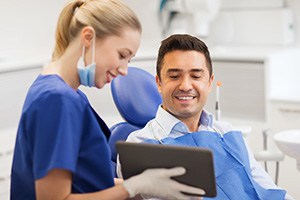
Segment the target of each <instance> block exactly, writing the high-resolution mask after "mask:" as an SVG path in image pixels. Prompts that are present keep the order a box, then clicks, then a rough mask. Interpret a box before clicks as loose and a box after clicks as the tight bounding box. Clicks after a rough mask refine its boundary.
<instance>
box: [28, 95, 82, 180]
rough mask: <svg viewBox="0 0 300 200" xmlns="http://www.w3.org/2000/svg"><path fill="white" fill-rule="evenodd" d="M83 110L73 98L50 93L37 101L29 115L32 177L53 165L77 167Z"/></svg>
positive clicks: (55, 166)
mask: <svg viewBox="0 0 300 200" xmlns="http://www.w3.org/2000/svg"><path fill="white" fill-rule="evenodd" d="M82 117H84V116H83V112H82V110H81V109H80V106H78V103H77V102H75V101H74V99H71V98H68V96H67V97H65V96H63V95H50V96H47V98H43V99H42V100H40V101H39V102H36V103H35V105H34V106H33V108H32V109H31V112H30V113H29V115H28V118H29V120H28V121H29V122H28V123H29V126H28V131H30V134H29V135H30V137H32V138H31V139H30V141H31V143H32V144H31V146H32V157H33V161H32V163H33V173H34V177H35V179H39V178H42V177H44V176H46V175H47V173H48V172H49V171H51V170H52V169H54V168H59V169H65V170H69V171H71V172H74V171H75V170H76V164H77V159H78V153H79V148H80V141H81V133H82V125H81V124H82Z"/></svg>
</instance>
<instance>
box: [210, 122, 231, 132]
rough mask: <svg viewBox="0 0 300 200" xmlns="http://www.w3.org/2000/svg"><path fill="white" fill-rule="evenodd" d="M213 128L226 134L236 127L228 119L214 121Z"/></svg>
mask: <svg viewBox="0 0 300 200" xmlns="http://www.w3.org/2000/svg"><path fill="white" fill-rule="evenodd" d="M213 128H214V129H217V130H218V132H219V133H222V134H225V133H228V132H230V131H233V130H234V128H233V126H232V124H231V123H229V122H226V121H214V123H213Z"/></svg>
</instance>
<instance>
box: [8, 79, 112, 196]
mask: <svg viewBox="0 0 300 200" xmlns="http://www.w3.org/2000/svg"><path fill="white" fill-rule="evenodd" d="M109 136H110V131H109V129H108V127H107V126H106V124H105V123H104V122H103V120H102V119H101V118H100V117H99V116H98V115H97V114H96V112H95V111H94V110H93V108H92V107H91V105H90V103H89V101H88V99H87V97H86V96H85V95H84V94H83V93H82V92H81V91H80V90H77V91H75V90H74V89H72V88H71V87H70V86H69V85H67V84H66V83H65V82H64V81H63V80H62V79H61V78H60V77H59V76H57V75H39V76H38V78H37V79H36V80H35V82H34V83H33V84H32V86H31V87H30V89H29V91H28V94H27V97H26V100H25V103H24V106H23V110H22V116H21V119H20V123H19V127H18V133H17V139H16V146H15V152H14V158H13V165H12V172H11V199H12V200H15V199H22V200H24V199H35V188H34V183H35V181H36V180H37V179H40V178H43V177H44V176H46V175H47V173H49V172H50V171H51V170H52V169H65V170H68V171H70V172H71V173H72V193H87V192H96V191H99V190H103V189H106V188H109V187H112V186H113V185H114V181H113V172H112V169H111V160H110V157H111V155H110V149H109V146H108V144H107V140H108V138H109Z"/></svg>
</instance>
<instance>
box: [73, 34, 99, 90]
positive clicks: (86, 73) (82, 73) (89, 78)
mask: <svg viewBox="0 0 300 200" xmlns="http://www.w3.org/2000/svg"><path fill="white" fill-rule="evenodd" d="M95 40H96V34H94V38H93V41H92V61H93V62H92V63H91V64H89V65H86V66H85V63H84V56H85V47H84V46H83V47H82V56H81V57H80V58H79V60H78V64H77V69H78V74H79V79H80V84H81V85H84V86H88V87H93V86H95V76H96V73H95V72H96V62H95Z"/></svg>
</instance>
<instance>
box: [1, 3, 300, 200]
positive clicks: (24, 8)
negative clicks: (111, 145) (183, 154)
mask: <svg viewBox="0 0 300 200" xmlns="http://www.w3.org/2000/svg"><path fill="white" fill-rule="evenodd" d="M66 2H67V1H66V0H64V1H62V0H43V1H38V0H28V1H18V0H9V1H4V0H0V16H1V17H0V34H1V37H0V94H1V98H0V199H1V200H7V199H9V190H10V189H9V187H10V171H11V162H12V156H13V151H14V143H15V137H16V132H17V126H18V122H19V119H20V116H21V109H22V105H23V103H24V99H25V95H26V92H27V91H28V88H29V86H30V85H31V84H32V82H33V81H34V80H35V78H36V76H37V75H38V74H39V73H40V72H41V69H42V68H43V66H44V65H45V64H46V63H47V62H49V60H50V59H51V53H52V50H53V44H54V35H55V26H56V22H57V18H58V14H59V12H60V10H61V8H62V7H63V5H64V4H65V3H66ZM124 2H125V3H126V4H128V5H129V6H130V7H131V8H132V9H133V10H134V11H135V12H136V14H137V16H138V17H139V19H140V21H141V23H142V26H143V32H142V40H141V44H140V48H139V50H138V52H137V54H136V56H135V57H134V58H133V59H132V60H131V62H130V63H129V66H133V67H138V68H141V69H144V70H146V71H147V72H149V73H151V74H152V75H153V76H155V74H156V56H157V52H158V48H159V45H160V42H161V40H162V39H164V38H165V37H167V36H168V35H170V34H173V33H189V34H191V35H195V36H197V37H199V38H201V39H202V40H203V41H205V43H206V44H207V46H208V48H209V51H210V54H211V57H212V64H213V70H214V75H215V79H214V82H213V87H212V90H211V93H210V96H209V98H208V100H207V105H206V107H205V109H206V110H208V111H209V112H210V113H212V114H214V115H215V114H219V116H218V117H220V118H221V119H222V120H224V121H227V122H230V123H231V124H232V125H233V126H234V127H235V128H236V129H239V130H240V131H241V132H242V133H243V136H244V137H245V140H246V142H247V143H248V145H249V146H250V148H251V149H252V151H253V153H254V156H255V158H256V159H257V160H258V161H259V162H260V163H261V165H262V166H263V168H264V169H265V170H267V172H268V173H269V174H270V176H271V177H272V179H273V180H274V181H275V182H276V184H277V185H278V186H280V187H282V188H284V189H286V190H287V191H288V193H289V194H290V195H291V196H293V197H294V198H295V199H300V190H299V185H300V1H299V0H172V1H170V0H169V1H168V0H167V1H161V0H124ZM217 82H219V83H221V84H218V85H217ZM81 89H82V90H83V91H84V92H85V93H86V94H87V96H88V98H89V100H90V102H91V104H92V105H93V107H94V109H95V110H96V111H97V113H98V114H99V115H100V116H101V117H102V118H103V120H104V121H105V122H106V123H107V124H108V126H109V127H112V126H113V125H115V124H117V123H119V122H123V121H124V119H123V117H122V116H121V114H120V113H119V112H118V109H117V108H116V106H115V103H114V100H113V98H112V93H111V86H110V85H106V86H105V87H104V89H102V90H98V89H96V88H88V87H82V88H81ZM136 95H138V94H136ZM216 101H218V104H219V109H220V110H221V112H220V113H217V112H216V110H215V109H216V108H215V105H216Z"/></svg>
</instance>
